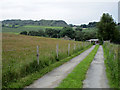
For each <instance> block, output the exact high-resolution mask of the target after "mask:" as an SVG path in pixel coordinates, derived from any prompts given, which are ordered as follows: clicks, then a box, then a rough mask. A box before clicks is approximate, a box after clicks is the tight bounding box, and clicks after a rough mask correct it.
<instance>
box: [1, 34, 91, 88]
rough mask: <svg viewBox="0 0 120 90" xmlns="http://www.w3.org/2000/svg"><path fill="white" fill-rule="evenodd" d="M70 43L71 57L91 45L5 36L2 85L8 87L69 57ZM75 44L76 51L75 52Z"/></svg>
mask: <svg viewBox="0 0 120 90" xmlns="http://www.w3.org/2000/svg"><path fill="white" fill-rule="evenodd" d="M68 43H70V55H72V54H73V53H76V52H78V51H80V50H83V49H84V48H86V47H87V46H89V45H90V43H88V42H83V43H82V42H75V41H69V40H60V39H51V38H44V37H35V36H34V37H32V36H23V35H14V34H3V42H2V44H3V45H2V46H3V47H2V48H3V51H2V54H3V55H2V56H3V57H2V62H3V72H2V79H3V80H2V84H3V87H7V85H9V84H10V83H12V82H16V80H17V79H20V78H23V77H25V76H27V75H29V74H31V73H34V72H37V71H38V70H42V69H43V68H45V67H47V66H50V65H51V64H53V63H55V62H58V61H60V60H62V59H64V58H66V57H68V54H67V51H68ZM57 44H58V45H59V57H58V59H57V56H56V45H57ZM74 44H76V49H75V50H74V48H73V47H74ZM37 45H38V46H39V47H40V48H39V54H40V57H39V65H38V64H37V57H36V46H37Z"/></svg>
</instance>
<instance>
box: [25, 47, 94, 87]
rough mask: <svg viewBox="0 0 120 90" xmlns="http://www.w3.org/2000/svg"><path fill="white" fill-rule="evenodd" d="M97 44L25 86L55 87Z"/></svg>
mask: <svg viewBox="0 0 120 90" xmlns="http://www.w3.org/2000/svg"><path fill="white" fill-rule="evenodd" d="M94 47H95V46H92V47H91V48H90V49H88V50H86V51H84V52H83V53H81V54H80V55H78V56H77V57H75V58H73V59H71V60H70V61H68V62H66V63H65V64H63V65H61V66H60V67H58V68H56V69H54V70H53V71H51V72H49V73H47V74H46V75H44V76H43V77H41V78H40V79H38V80H36V81H35V82H34V83H33V84H31V85H30V86H26V87H25V88H55V87H57V86H58V85H59V83H60V82H61V81H62V80H63V79H64V78H65V77H66V76H67V75H68V74H69V73H70V72H71V71H72V70H73V69H74V67H75V66H76V65H77V64H79V63H80V62H81V61H82V60H83V59H84V58H85V57H86V56H87V55H88V54H89V53H90V52H91V51H92V50H93V49H94Z"/></svg>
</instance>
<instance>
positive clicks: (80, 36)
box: [75, 31, 85, 41]
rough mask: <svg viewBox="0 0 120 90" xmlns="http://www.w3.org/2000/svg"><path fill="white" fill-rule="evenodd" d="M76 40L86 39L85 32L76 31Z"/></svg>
mask: <svg viewBox="0 0 120 90" xmlns="http://www.w3.org/2000/svg"><path fill="white" fill-rule="evenodd" d="M75 40H76V41H84V40H85V39H84V32H81V31H76V32H75Z"/></svg>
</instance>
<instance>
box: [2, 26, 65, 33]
mask: <svg viewBox="0 0 120 90" xmlns="http://www.w3.org/2000/svg"><path fill="white" fill-rule="evenodd" d="M46 28H52V29H62V28H63V27H53V26H51V27H50V26H35V25H26V26H19V27H17V28H10V27H9V28H8V27H3V28H2V32H7V33H20V32H22V31H39V30H45V29H46Z"/></svg>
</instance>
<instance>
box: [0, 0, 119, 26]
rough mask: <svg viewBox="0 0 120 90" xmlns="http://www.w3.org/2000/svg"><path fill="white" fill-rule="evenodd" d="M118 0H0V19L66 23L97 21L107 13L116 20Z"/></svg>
mask: <svg viewBox="0 0 120 90" xmlns="http://www.w3.org/2000/svg"><path fill="white" fill-rule="evenodd" d="M118 1H119V0H0V13H1V14H0V15H1V16H0V20H5V19H22V20H28V19H32V20H40V19H46V20H64V21H66V22H67V23H68V24H83V23H88V22H90V21H99V20H100V17H101V16H102V14H103V13H109V14H110V15H112V16H113V18H114V20H115V21H116V22H118Z"/></svg>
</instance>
